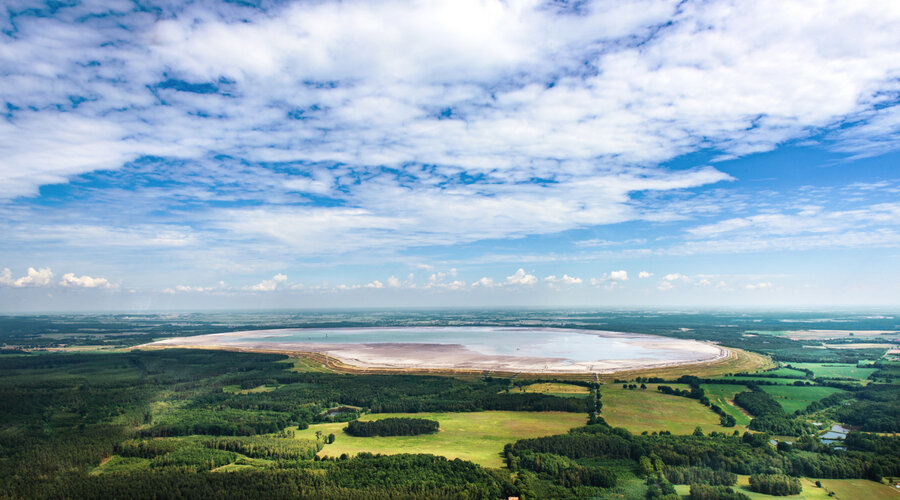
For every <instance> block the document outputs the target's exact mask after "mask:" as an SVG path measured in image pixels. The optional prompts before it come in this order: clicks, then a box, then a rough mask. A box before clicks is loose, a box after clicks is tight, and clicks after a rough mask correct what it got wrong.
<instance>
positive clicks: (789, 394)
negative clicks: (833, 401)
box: [760, 385, 844, 413]
mask: <svg viewBox="0 0 900 500" xmlns="http://www.w3.org/2000/svg"><path fill="white" fill-rule="evenodd" d="M760 389H762V390H763V392H766V393H768V394H770V395H772V397H773V398H775V400H776V401H778V404H780V405H781V407H782V408H784V411H785V412H786V413H794V412H795V411H797V410H802V409H804V408H806V407H807V406H809V405H810V404H811V403H813V402H815V401H819V400H821V399H825V398H826V397H828V396H831V395H832V394H834V393H836V392H844V391H843V390H841V389H836V388H834V387H822V386H794V385H763V386H760Z"/></svg>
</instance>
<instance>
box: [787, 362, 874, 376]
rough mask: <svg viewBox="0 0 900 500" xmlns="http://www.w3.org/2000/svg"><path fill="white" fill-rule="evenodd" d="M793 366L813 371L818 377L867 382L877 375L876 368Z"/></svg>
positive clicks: (796, 364) (830, 365) (793, 364)
mask: <svg viewBox="0 0 900 500" xmlns="http://www.w3.org/2000/svg"><path fill="white" fill-rule="evenodd" d="M791 366H796V367H797V368H805V369H807V370H812V372H813V374H815V376H816V377H826V378H828V377H835V378H837V377H846V378H855V379H859V380H865V379H867V378H869V375H871V374H873V373H875V370H876V369H875V368H857V367H856V365H851V364H838V363H792V364H791Z"/></svg>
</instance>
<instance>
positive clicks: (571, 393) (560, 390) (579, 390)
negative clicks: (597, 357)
mask: <svg viewBox="0 0 900 500" xmlns="http://www.w3.org/2000/svg"><path fill="white" fill-rule="evenodd" d="M503 392H509V393H512V394H515V393H523V392H524V393H529V392H530V393H535V394H546V395H548V396H556V397H560V398H583V397H587V396H588V395H589V394H590V393H591V391H590V389H588V388H587V387H584V386H580V385H572V384H562V383H556V382H542V383H537V384H529V385H525V386H522V387H515V388H513V389H510V390H508V391H503Z"/></svg>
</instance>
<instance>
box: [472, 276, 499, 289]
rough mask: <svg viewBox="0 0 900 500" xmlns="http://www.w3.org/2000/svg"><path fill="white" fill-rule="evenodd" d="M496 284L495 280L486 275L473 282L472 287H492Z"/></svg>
mask: <svg viewBox="0 0 900 500" xmlns="http://www.w3.org/2000/svg"><path fill="white" fill-rule="evenodd" d="M494 286H496V284H495V283H494V280H492V279H491V278H488V277H487V276H484V277H482V278H481V279H480V280H478V281H476V282H474V283H472V287H482V288H492V287H494Z"/></svg>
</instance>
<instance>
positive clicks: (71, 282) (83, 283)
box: [59, 273, 112, 288]
mask: <svg viewBox="0 0 900 500" xmlns="http://www.w3.org/2000/svg"><path fill="white" fill-rule="evenodd" d="M59 284H60V285H62V286H66V287H75V288H110V287H112V284H111V283H110V282H109V281H108V280H107V279H106V278H92V277H90V276H75V274H74V273H66V274H63V276H62V281H60V282H59Z"/></svg>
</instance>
